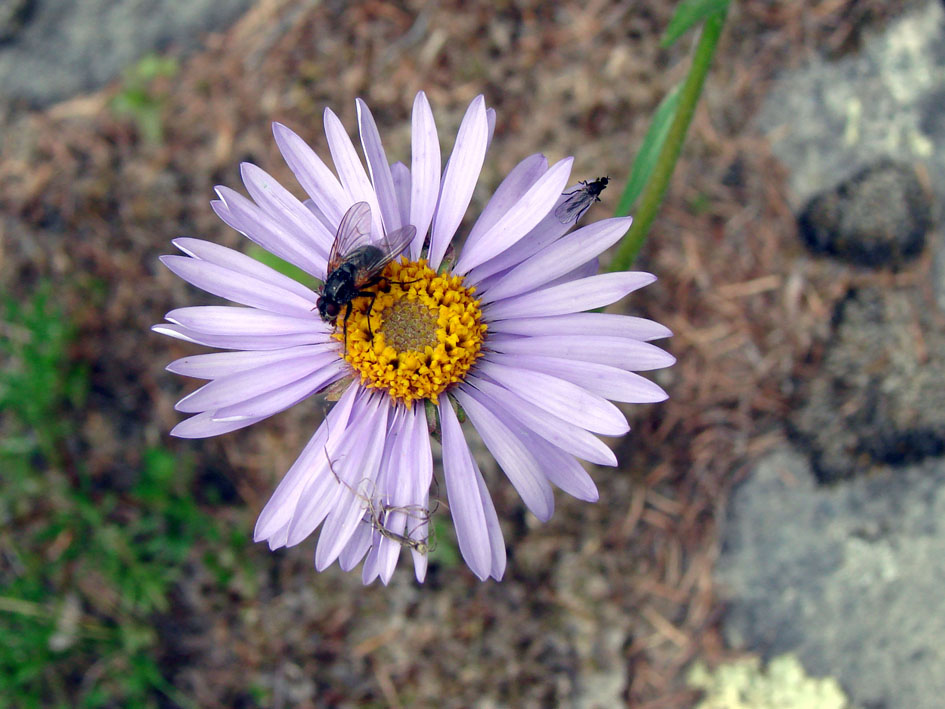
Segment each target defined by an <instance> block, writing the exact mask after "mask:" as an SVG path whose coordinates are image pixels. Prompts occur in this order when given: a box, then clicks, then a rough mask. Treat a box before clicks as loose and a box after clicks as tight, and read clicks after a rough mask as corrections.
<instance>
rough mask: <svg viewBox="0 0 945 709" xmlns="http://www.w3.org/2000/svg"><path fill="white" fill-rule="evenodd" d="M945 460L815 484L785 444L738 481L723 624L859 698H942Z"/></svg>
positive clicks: (913, 704)
mask: <svg viewBox="0 0 945 709" xmlns="http://www.w3.org/2000/svg"><path fill="white" fill-rule="evenodd" d="M943 560H945V462H943V461H942V460H938V459H936V460H930V461H926V462H925V463H923V464H921V465H917V466H913V467H909V468H903V469H899V470H895V471H892V470H889V471H887V472H885V473H883V474H878V475H875V476H871V477H867V478H858V479H855V480H852V481H849V482H845V483H843V484H839V485H836V486H833V487H830V488H825V487H819V486H817V484H816V482H815V480H814V477H813V475H812V473H811V470H810V467H809V466H808V464H807V462H806V460H805V459H804V457H803V456H802V455H800V454H799V453H797V452H793V451H779V452H776V453H774V454H772V455H770V456H769V457H768V458H766V459H765V460H763V461H762V462H761V463H759V465H758V467H757V468H756V470H755V471H754V472H753V473H752V474H751V475H750V477H749V478H748V479H747V480H746V481H745V482H744V483H743V484H742V485H741V486H740V487H739V488H738V489H737V490H736V492H735V495H734V497H733V499H732V504H731V508H730V517H729V520H728V523H727V527H726V530H725V532H724V537H723V550H722V554H721V557H720V560H719V563H718V565H717V571H716V573H717V581H718V582H719V583H720V587H721V593H722V594H723V598H724V600H726V602H727V612H726V616H725V619H724V622H723V632H724V634H725V637H726V639H727V641H728V642H729V643H730V644H731V645H732V646H734V647H736V648H738V649H742V650H750V651H752V652H759V653H761V654H762V655H764V656H765V657H766V658H768V659H770V658H772V657H775V656H777V655H780V654H782V653H785V652H795V653H797V655H798V656H799V657H800V659H801V661H802V663H803V665H804V667H805V668H806V669H807V671H808V672H809V673H810V674H811V675H815V676H833V677H836V678H837V679H839V680H840V682H841V684H842V685H843V686H844V689H845V690H846V691H847V693H848V694H849V696H850V697H851V699H852V700H853V702H854V703H855V704H856V705H857V706H863V707H885V708H887V709H898V708H902V709H926V708H927V709H933V708H937V707H941V706H942V698H943V697H945V671H943V668H945V642H942V638H943V637H945V594H943V593H942V589H943V588H945V561H943Z"/></svg>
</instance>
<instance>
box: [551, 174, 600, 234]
mask: <svg viewBox="0 0 945 709" xmlns="http://www.w3.org/2000/svg"><path fill="white" fill-rule="evenodd" d="M608 182H610V178H609V177H598V178H597V179H596V180H592V181H591V182H588V181H587V180H581V181H580V182H579V183H578V187H575V188H574V189H573V190H571V191H570V192H565V193H564V195H565V196H566V197H567V199H566V200H564V201H563V202H562V203H561V204H559V205H558V206H557V207H555V216H556V217H557V218H558V221H559V222H561V223H562V224H570V223H571V222H576V221H577V220H578V219H580V218H581V217H583V216H584V212H586V211H587V210H588V209H590V207H591V205H592V204H594V202H600V193H601V192H603V191H604V188H605V187H606V186H607V183H608Z"/></svg>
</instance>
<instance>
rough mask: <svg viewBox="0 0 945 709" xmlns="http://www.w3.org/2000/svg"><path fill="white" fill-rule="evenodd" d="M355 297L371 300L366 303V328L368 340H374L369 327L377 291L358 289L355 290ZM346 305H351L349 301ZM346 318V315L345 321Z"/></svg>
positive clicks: (372, 332) (372, 331)
mask: <svg viewBox="0 0 945 709" xmlns="http://www.w3.org/2000/svg"><path fill="white" fill-rule="evenodd" d="M357 297H358V298H370V299H371V302H370V303H369V304H368V309H367V329H368V336H369V339H370V341H371V342H374V330H373V329H371V310H372V309H373V308H374V301H375V300H377V293H375V292H374V291H369V290H359V291H358V292H357ZM348 307H349V308H350V307H351V303H348ZM347 320H348V317H347V315H346V316H345V322H347Z"/></svg>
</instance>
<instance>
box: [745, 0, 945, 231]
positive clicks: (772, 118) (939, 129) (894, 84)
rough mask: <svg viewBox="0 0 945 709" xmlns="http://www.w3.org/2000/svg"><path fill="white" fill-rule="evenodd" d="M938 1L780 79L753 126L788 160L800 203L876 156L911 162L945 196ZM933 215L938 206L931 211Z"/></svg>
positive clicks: (944, 67)
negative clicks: (839, 54)
mask: <svg viewBox="0 0 945 709" xmlns="http://www.w3.org/2000/svg"><path fill="white" fill-rule="evenodd" d="M943 87H945V3H942V2H940V1H939V0H935V1H932V0H929V1H928V2H927V3H926V4H924V5H923V6H921V7H919V8H918V9H916V10H914V11H912V12H910V13H908V14H906V15H904V16H903V17H901V18H900V19H898V20H897V21H895V22H893V23H891V24H890V25H889V26H888V27H887V28H884V30H883V32H882V34H878V35H874V36H871V37H866V38H865V39H864V42H863V46H862V49H861V50H860V51H859V52H857V53H856V54H854V55H850V56H847V57H844V58H842V59H840V60H838V61H836V62H826V61H823V60H816V61H814V62H812V63H811V64H810V65H809V66H808V67H806V68H804V69H803V70H800V71H797V72H793V73H791V74H789V75H786V76H784V77H783V78H782V79H780V80H779V81H778V82H777V83H776V84H775V85H774V86H773V88H772V90H771V92H770V93H769V95H768V97H767V99H766V100H765V103H764V105H763V106H762V109H761V111H760V112H759V118H758V121H759V126H760V128H761V129H762V131H764V132H765V133H767V134H768V135H769V136H770V137H771V142H772V149H773V150H774V153H775V155H776V156H777V157H778V158H779V159H780V160H781V161H782V162H783V163H784V164H785V165H786V166H787V168H788V181H789V185H790V188H791V191H790V194H789V195H788V197H789V200H790V201H791V203H792V206H793V207H794V209H795V211H796V212H797V213H800V212H801V210H802V209H803V207H804V205H806V204H807V203H808V202H809V201H810V200H811V199H812V198H813V197H814V196H816V195H817V194H820V193H822V192H824V191H826V190H829V189H832V188H833V187H835V186H836V185H838V184H840V183H841V182H843V181H845V180H847V179H849V178H850V177H851V176H852V175H854V174H855V173H857V172H859V171H860V170H862V169H864V168H865V167H867V166H869V165H871V164H874V163H876V162H877V161H878V160H880V159H882V158H889V159H892V160H895V161H896V162H899V163H907V164H915V165H917V166H919V168H920V169H921V170H922V171H924V172H925V173H926V174H927V176H928V180H927V182H928V183H929V184H931V185H932V188H933V190H934V192H935V194H936V195H937V197H938V200H939V202H940V203H941V202H942V200H943V199H945V118H943V116H945V113H943V111H942V102H943V100H945V89H943ZM933 216H934V217H936V218H937V216H938V215H937V214H935V215H933Z"/></svg>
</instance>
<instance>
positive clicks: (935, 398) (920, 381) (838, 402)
mask: <svg viewBox="0 0 945 709" xmlns="http://www.w3.org/2000/svg"><path fill="white" fill-rule="evenodd" d="M929 311H930V309H929V307H928V305H927V304H926V303H925V302H924V301H923V296H922V294H921V293H919V292H917V291H913V290H896V291H892V290H881V289H877V288H867V289H862V290H858V291H854V292H852V293H851V294H850V295H849V296H848V297H847V299H846V300H845V301H843V302H842V303H841V304H840V305H839V307H838V309H837V314H836V317H835V322H836V329H835V332H834V337H833V339H832V340H831V342H830V343H829V344H828V345H827V349H826V351H825V353H824V360H823V364H822V366H821V367H820V369H819V370H818V371H817V372H816V374H815V375H814V377H813V378H812V379H810V380H809V381H806V382H804V383H803V384H802V385H801V388H800V392H799V399H800V401H799V402H798V405H797V406H796V407H795V408H794V410H793V412H792V413H791V415H790V418H789V421H790V424H791V426H792V428H793V430H794V432H795V433H796V434H797V435H798V437H799V439H800V441H801V442H803V443H804V444H805V445H806V446H807V447H808V448H809V449H810V451H811V457H812V460H813V463H814V469H815V470H816V472H817V475H818V477H819V478H820V479H821V480H824V481H834V480H838V479H841V478H847V477H851V476H854V475H857V474H862V473H867V472H869V471H870V470H871V469H872V468H873V467H875V466H876V465H878V464H883V465H902V464H906V463H912V462H916V461H919V460H922V459H923V458H926V457H928V456H935V455H941V454H942V453H943V452H945V416H943V415H942V412H943V411H945V333H943V331H942V326H941V324H940V323H939V322H938V320H937V319H936V318H934V317H931V316H930V312H929ZM919 335H921V336H919Z"/></svg>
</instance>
